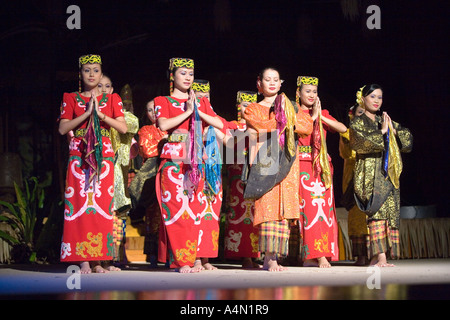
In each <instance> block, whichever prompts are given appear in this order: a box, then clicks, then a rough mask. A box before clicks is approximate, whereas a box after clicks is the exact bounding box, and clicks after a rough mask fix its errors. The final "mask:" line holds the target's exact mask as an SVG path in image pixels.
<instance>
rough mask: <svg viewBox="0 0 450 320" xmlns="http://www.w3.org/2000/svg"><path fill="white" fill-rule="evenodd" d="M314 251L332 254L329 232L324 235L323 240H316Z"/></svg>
mask: <svg viewBox="0 0 450 320" xmlns="http://www.w3.org/2000/svg"><path fill="white" fill-rule="evenodd" d="M314 250H317V251H319V252H330V249H329V248H328V232H326V233H322V239H316V240H314Z"/></svg>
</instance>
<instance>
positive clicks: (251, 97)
mask: <svg viewBox="0 0 450 320" xmlns="http://www.w3.org/2000/svg"><path fill="white" fill-rule="evenodd" d="M257 97H258V94H257V93H256V92H254V91H238V93H237V97H236V104H237V119H238V121H241V103H242V102H256V99H257Z"/></svg>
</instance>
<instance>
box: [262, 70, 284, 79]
mask: <svg viewBox="0 0 450 320" xmlns="http://www.w3.org/2000/svg"><path fill="white" fill-rule="evenodd" d="M267 70H275V71H276V72H278V74H280V71H278V69H277V68H274V67H266V68H264V69H262V70H261V71H260V72H259V73H258V79H259V80H262V77H263V75H264V72H266V71H267Z"/></svg>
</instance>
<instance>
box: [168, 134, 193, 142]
mask: <svg viewBox="0 0 450 320" xmlns="http://www.w3.org/2000/svg"><path fill="white" fill-rule="evenodd" d="M187 137H188V134H187V133H172V134H171V135H170V136H169V138H168V139H167V141H169V142H185V141H186V140H187Z"/></svg>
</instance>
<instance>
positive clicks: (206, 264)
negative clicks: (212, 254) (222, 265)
mask: <svg viewBox="0 0 450 320" xmlns="http://www.w3.org/2000/svg"><path fill="white" fill-rule="evenodd" d="M200 260H201V262H202V266H203V268H204V270H217V267H215V266H213V265H212V264H211V263H209V259H208V258H201V259H200Z"/></svg>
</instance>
